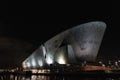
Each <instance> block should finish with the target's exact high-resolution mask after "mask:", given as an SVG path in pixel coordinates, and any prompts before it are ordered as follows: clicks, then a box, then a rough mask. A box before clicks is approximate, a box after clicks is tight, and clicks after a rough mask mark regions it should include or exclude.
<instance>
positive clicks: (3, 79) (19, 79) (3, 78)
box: [0, 75, 120, 80]
mask: <svg viewBox="0 0 120 80" xmlns="http://www.w3.org/2000/svg"><path fill="white" fill-rule="evenodd" d="M0 80H120V78H116V79H114V78H100V77H99V78H87V77H85V78H81V77H79V76H76V77H75V76H72V77H71V76H43V75H38V76H37V75H32V76H22V75H0Z"/></svg>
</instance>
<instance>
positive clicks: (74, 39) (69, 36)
mask: <svg viewBox="0 0 120 80" xmlns="http://www.w3.org/2000/svg"><path fill="white" fill-rule="evenodd" d="M105 29H106V24H105V23H104V22H100V21H96V22H89V23H85V24H81V25H78V26H76V27H73V28H71V29H68V30H66V31H65V32H62V33H60V34H58V35H57V36H55V37H53V38H51V39H50V40H48V41H46V42H45V43H44V44H42V45H41V46H40V47H39V48H38V49H36V51H35V52H33V54H32V55H31V56H30V57H28V58H27V59H26V60H25V61H24V62H23V66H24V67H25V68H40V67H42V66H43V67H44V66H46V65H49V64H54V63H56V62H57V63H59V64H67V63H80V61H95V59H96V57H97V54H98V50H99V47H100V44H101V41H102V38H103V35H104V32H105Z"/></svg>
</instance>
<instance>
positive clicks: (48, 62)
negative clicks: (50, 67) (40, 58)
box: [46, 55, 53, 64]
mask: <svg viewBox="0 0 120 80" xmlns="http://www.w3.org/2000/svg"><path fill="white" fill-rule="evenodd" d="M46 62H47V64H52V63H53V59H52V56H50V55H47V57H46Z"/></svg>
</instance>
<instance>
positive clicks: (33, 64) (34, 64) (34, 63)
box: [32, 59, 36, 67]
mask: <svg viewBox="0 0 120 80" xmlns="http://www.w3.org/2000/svg"><path fill="white" fill-rule="evenodd" d="M32 66H33V67H35V66H36V62H35V60H34V59H32Z"/></svg>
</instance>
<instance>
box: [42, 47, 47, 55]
mask: <svg viewBox="0 0 120 80" xmlns="http://www.w3.org/2000/svg"><path fill="white" fill-rule="evenodd" d="M42 49H43V54H44V56H45V54H46V49H45V47H44V46H42Z"/></svg>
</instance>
